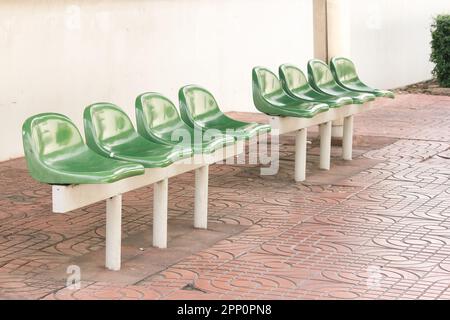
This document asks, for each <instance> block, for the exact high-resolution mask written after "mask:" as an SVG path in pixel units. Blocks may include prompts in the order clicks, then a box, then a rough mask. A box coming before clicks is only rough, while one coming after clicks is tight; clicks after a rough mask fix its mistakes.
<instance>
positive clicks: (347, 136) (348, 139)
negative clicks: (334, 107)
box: [342, 116, 353, 160]
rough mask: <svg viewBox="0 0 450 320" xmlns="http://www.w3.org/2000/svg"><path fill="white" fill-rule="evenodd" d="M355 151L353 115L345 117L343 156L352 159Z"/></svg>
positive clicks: (345, 158)
mask: <svg viewBox="0 0 450 320" xmlns="http://www.w3.org/2000/svg"><path fill="white" fill-rule="evenodd" d="M352 153H353V116H348V117H346V118H344V137H343V138H342V158H343V159H344V160H352Z"/></svg>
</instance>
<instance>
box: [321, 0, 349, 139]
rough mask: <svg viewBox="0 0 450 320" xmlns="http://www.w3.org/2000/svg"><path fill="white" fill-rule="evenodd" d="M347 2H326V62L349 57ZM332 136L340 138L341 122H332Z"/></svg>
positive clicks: (341, 132) (334, 0)
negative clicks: (340, 57)
mask: <svg viewBox="0 0 450 320" xmlns="http://www.w3.org/2000/svg"><path fill="white" fill-rule="evenodd" d="M349 9H350V8H349V2H348V0H327V4H326V16H327V18H326V21H327V41H328V43H327V54H328V57H327V58H328V61H329V60H330V59H331V58H332V57H335V56H346V57H350V55H351V52H350V49H351V41H350V31H351V27H350V10H349ZM331 134H332V136H333V137H336V138H342V136H343V120H342V119H338V120H335V121H333V127H332V133H331Z"/></svg>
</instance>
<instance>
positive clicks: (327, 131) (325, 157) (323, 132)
mask: <svg viewBox="0 0 450 320" xmlns="http://www.w3.org/2000/svg"><path fill="white" fill-rule="evenodd" d="M319 128H320V164H319V167H320V169H323V170H330V160H331V121H328V122H325V123H322V124H320V125H319Z"/></svg>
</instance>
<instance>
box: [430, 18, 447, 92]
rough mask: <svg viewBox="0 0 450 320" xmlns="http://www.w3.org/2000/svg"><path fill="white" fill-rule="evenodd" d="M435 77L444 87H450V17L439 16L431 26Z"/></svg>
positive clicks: (432, 60)
mask: <svg viewBox="0 0 450 320" xmlns="http://www.w3.org/2000/svg"><path fill="white" fill-rule="evenodd" d="M430 60H431V62H433V63H434V64H435V66H434V69H433V75H434V76H435V77H436V78H437V80H438V82H439V84H440V85H441V86H442V87H446V88H448V87H450V15H448V14H446V15H438V16H437V17H436V18H434V22H433V24H432V25H431V59H430Z"/></svg>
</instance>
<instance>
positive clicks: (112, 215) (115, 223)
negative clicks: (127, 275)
mask: <svg viewBox="0 0 450 320" xmlns="http://www.w3.org/2000/svg"><path fill="white" fill-rule="evenodd" d="M121 247H122V195H121V194H119V195H117V196H114V197H111V198H109V199H107V200H106V263H105V266H106V268H107V269H109V270H114V271H118V270H120V257H121Z"/></svg>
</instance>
